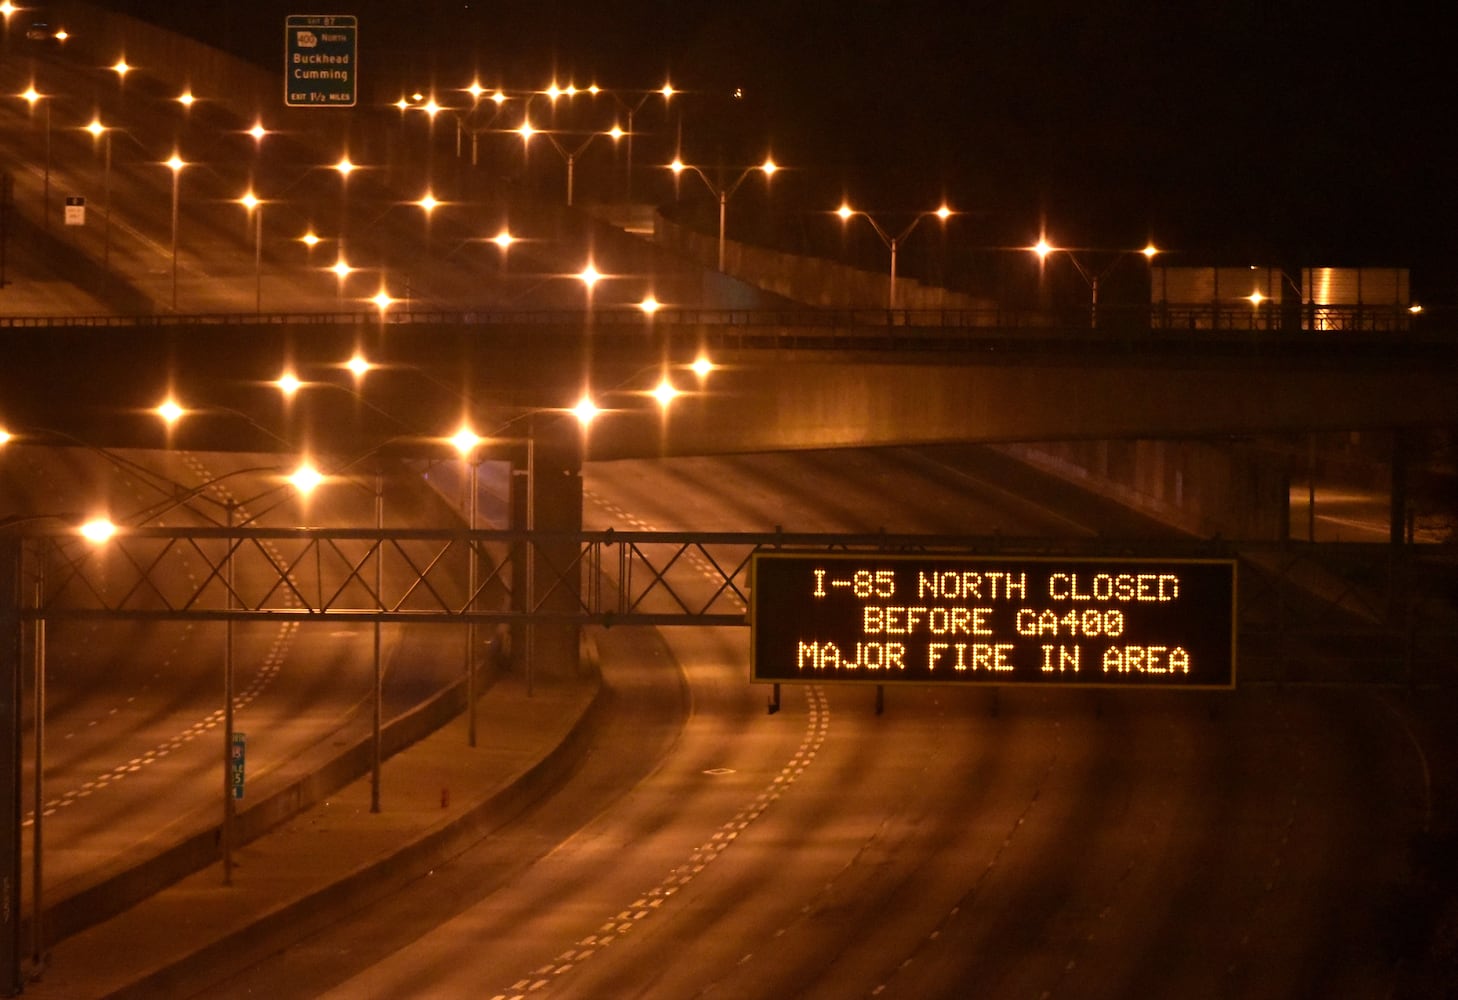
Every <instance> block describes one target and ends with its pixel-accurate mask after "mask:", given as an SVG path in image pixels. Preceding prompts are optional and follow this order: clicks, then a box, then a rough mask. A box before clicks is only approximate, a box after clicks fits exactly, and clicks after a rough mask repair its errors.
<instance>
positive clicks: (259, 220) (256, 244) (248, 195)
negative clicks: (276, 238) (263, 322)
mask: <svg viewBox="0 0 1458 1000" xmlns="http://www.w3.org/2000/svg"><path fill="white" fill-rule="evenodd" d="M238 204H240V205H242V206H243V207H244V208H245V209H247V210H248V214H249V215H251V216H253V311H254V313H258V314H261V313H262V312H263V204H264V202H263V199H262V198H259V197H258V196H257V195H256V194H254V193H253V191H252V189H251V188H250V189H249V190H248V191H247V192H245V193H244V195H243V196H242V197H241V198H239V199H238Z"/></svg>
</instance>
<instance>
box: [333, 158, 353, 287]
mask: <svg viewBox="0 0 1458 1000" xmlns="http://www.w3.org/2000/svg"><path fill="white" fill-rule="evenodd" d="M330 169H331V170H334V171H336V172H338V174H339V259H340V260H343V259H344V237H345V229H346V223H347V222H348V219H349V175H350V174H352V173H354V172H355V171H356V170H358V169H359V167H358V166H357V165H356V164H355V163H354V162H353V161H352V160H350V158H349V153H347V152H346V153H345V154H344V155H343V156H341V157H340V158H339V162H338V163H333V164H330Z"/></svg>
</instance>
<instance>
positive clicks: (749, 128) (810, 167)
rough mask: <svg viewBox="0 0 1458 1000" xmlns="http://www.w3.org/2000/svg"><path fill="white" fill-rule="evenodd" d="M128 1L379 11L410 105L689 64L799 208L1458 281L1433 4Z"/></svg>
mask: <svg viewBox="0 0 1458 1000" xmlns="http://www.w3.org/2000/svg"><path fill="white" fill-rule="evenodd" d="M109 6H111V7H114V8H117V9H125V10H128V11H130V12H132V13H137V14H140V15H143V16H147V17H149V18H151V19H154V20H158V21H160V22H161V23H165V24H169V25H171V26H174V27H177V28H178V29H179V30H184V31H186V32H188V33H192V34H196V35H199V36H205V37H211V39H212V40H214V41H218V42H220V43H222V44H225V45H227V46H228V47H231V48H233V49H234V50H235V51H239V52H240V53H241V54H247V55H251V56H253V57H254V58H256V59H259V60H260V61H267V60H278V59H279V58H280V54H281V50H282V41H281V39H282V24H283V18H284V15H286V14H289V13H356V14H357V15H358V16H359V18H360V33H361V34H360V37H361V48H362V53H361V56H362V71H361V72H362V76H365V77H371V76H373V79H366V80H365V81H364V83H363V86H365V87H366V88H368V87H369V86H370V85H371V84H372V83H373V84H376V85H378V86H379V88H380V91H381V92H382V94H388V95H389V96H388V98H387V99H393V97H394V96H395V94H396V93H397V92H398V88H399V86H400V85H401V83H400V82H399V81H397V80H396V79H395V77H396V76H397V75H398V76H409V77H411V78H414V79H426V78H429V77H430V76H431V75H432V74H433V75H434V76H435V77H436V78H437V79H439V80H442V81H448V82H449V83H450V85H454V86H459V85H460V81H462V80H463V79H464V78H465V77H466V76H467V75H468V74H469V71H470V69H471V67H478V68H479V69H480V70H481V72H482V74H483V81H484V80H491V81H495V80H498V79H499V80H500V81H501V82H503V83H505V84H506V85H508V86H515V87H533V86H542V85H544V84H545V82H546V81H547V80H548V79H549V78H550V77H551V76H552V74H553V72H554V71H555V72H557V73H558V74H559V77H560V78H561V79H562V80H563V81H564V82H565V80H566V79H568V78H575V79H576V81H577V82H578V83H579V84H585V83H586V82H588V81H589V80H591V79H596V80H597V81H598V82H600V83H602V84H603V85H604V86H614V85H616V86H622V87H649V86H657V85H658V84H659V83H661V82H662V79H663V78H664V76H665V74H669V73H671V75H672V79H673V81H674V83H675V85H677V86H680V87H683V88H688V89H692V90H695V91H697V92H698V94H697V95H696V97H695V100H694V101H692V102H685V103H684V105H683V106H682V111H681V113H682V115H683V119H682V128H683V133H684V143H685V145H686V146H690V147H696V148H697V150H698V153H697V154H696V155H698V156H699V157H700V158H701V159H711V158H718V159H720V160H723V161H724V162H729V163H738V164H748V163H751V162H756V161H757V160H758V158H759V157H760V156H762V155H763V151H764V149H765V148H766V146H767V145H768V146H772V148H773V150H774V153H775V156H776V159H778V160H779V161H781V162H784V163H789V164H795V165H797V166H799V167H801V168H802V169H801V171H800V177H799V178H798V179H797V182H796V184H797V190H796V193H795V195H794V196H793V197H792V198H791V200H792V201H793V203H794V204H796V205H798V206H801V207H802V208H803V207H808V206H811V205H819V203H820V202H825V205H824V206H823V207H827V208H829V207H834V205H835V204H836V203H838V201H839V198H840V196H841V192H847V193H849V194H850V195H851V196H852V197H854V198H855V199H856V201H857V203H859V204H866V205H870V206H874V207H875V208H876V209H877V210H884V211H886V212H888V213H892V214H893V215H894V213H896V212H913V211H915V210H918V209H921V208H925V207H930V206H932V205H934V204H935V203H937V202H938V201H939V200H940V199H941V198H942V197H943V195H945V196H946V197H948V198H949V199H950V200H951V202H952V203H953V204H954V205H955V206H956V207H958V208H961V209H965V210H967V211H968V213H969V216H968V218H969V223H968V224H969V225H972V226H974V227H975V228H976V229H977V230H978V231H979V233H980V236H979V237H977V238H985V239H986V240H987V241H988V243H989V244H996V243H999V242H1000V241H1001V242H1005V241H1008V240H1022V239H1024V238H1032V237H1035V236H1036V235H1037V231H1038V229H1039V226H1040V222H1041V224H1045V225H1046V226H1047V229H1048V231H1049V233H1050V234H1051V235H1054V236H1055V237H1057V238H1058V239H1060V240H1061V241H1062V242H1064V243H1066V244H1074V243H1077V244H1080V245H1085V246H1095V247H1122V246H1134V245H1138V246H1142V245H1143V243H1144V241H1145V239H1146V238H1149V237H1153V238H1154V239H1155V240H1156V241H1158V242H1159V243H1160V244H1161V245H1166V246H1170V247H1172V248H1178V249H1180V250H1181V251H1182V252H1183V253H1184V254H1186V255H1188V257H1189V258H1190V259H1191V260H1192V261H1193V262H1198V263H1233V262H1243V261H1248V260H1250V261H1253V260H1264V261H1271V262H1273V263H1278V262H1286V263H1290V264H1294V265H1295V266H1300V265H1301V264H1345V265H1353V264H1363V265H1410V266H1412V267H1414V269H1415V270H1416V271H1418V272H1419V273H1418V275H1417V276H1415V283H1416V284H1418V285H1419V286H1420V287H1425V288H1428V289H1432V290H1433V291H1434V293H1435V294H1437V295H1438V297H1440V298H1445V299H1449V300H1458V294H1455V293H1454V292H1453V289H1454V288H1455V287H1458V278H1455V274H1458V254H1455V253H1454V251H1453V250H1452V249H1451V247H1452V244H1453V235H1452V234H1453V233H1454V231H1455V226H1458V210H1455V208H1458V197H1455V194H1454V185H1455V177H1458V156H1455V153H1454V149H1453V147H1454V145H1455V143H1454V141H1453V139H1452V137H1451V130H1452V125H1451V120H1450V119H1451V114H1452V108H1453V107H1454V98H1455V96H1458V88H1455V85H1454V83H1453V73H1452V71H1451V68H1450V65H1451V55H1450V48H1451V45H1452V42H1451V41H1450V32H1449V31H1448V30H1447V25H1446V24H1445V23H1443V21H1442V19H1441V17H1440V15H1439V14H1437V13H1432V14H1428V13H1413V12H1394V9H1393V7H1389V6H1386V5H1384V6H1382V7H1378V6H1377V5H1372V6H1370V7H1368V8H1366V9H1365V10H1361V9H1359V10H1352V9H1350V8H1351V5H1335V4H1331V5H1315V4H1282V3H1250V2H1229V3H1216V2H1207V0H1194V2H1185V0H1182V2H1179V3H1164V4H1122V3H1108V2H1105V3H1091V2H1087V0H1083V2H1079V3H1065V2H1056V3H1041V4H1007V3H999V4H991V3H982V2H977V0H971V2H965V3H957V2H951V0H866V2H848V3H840V4H828V3H825V2H823V0H738V2H731V0H723V2H718V3H709V2H704V0H637V2H632V0H618V2H602V0H598V2H596V3H579V2H561V0H558V2H552V0H537V2H528V0H470V2H466V0H451V2H447V0H415V2H409V3H407V2H403V0H393V2H388V3H387V2H378V0H355V2H352V3H349V2H344V3H329V4H317V5H312V6H311V5H309V4H300V3H297V2H288V3H279V2H276V0H213V2H211V3H206V4H203V3H197V2H193V0H189V2H187V3H172V2H170V0H130V2H128V0H113V2H112V3H110V4H109ZM1394 6H1396V5H1394ZM1412 6H1414V7H1416V6H1417V5H1412ZM1425 6H1427V5H1425ZM1432 6H1434V7H1436V6H1439V5H1432ZM315 8H317V9H315ZM371 66H374V67H377V68H378V69H377V71H376V72H375V73H373V74H372V73H371V69H370V68H371ZM734 88H741V89H742V92H743V97H742V98H739V99H732V98H730V97H729V94H730V93H731V92H732V91H733V90H734ZM1024 234H1026V237H1025V235H1024Z"/></svg>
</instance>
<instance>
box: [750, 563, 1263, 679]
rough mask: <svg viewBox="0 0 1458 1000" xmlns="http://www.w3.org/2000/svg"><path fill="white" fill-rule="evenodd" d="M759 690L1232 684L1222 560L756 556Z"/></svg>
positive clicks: (754, 639) (754, 630) (754, 667)
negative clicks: (837, 685) (844, 684)
mask: <svg viewBox="0 0 1458 1000" xmlns="http://www.w3.org/2000/svg"><path fill="white" fill-rule="evenodd" d="M750 572H751V583H750V586H751V591H750V625H751V668H750V669H751V679H752V680H754V681H760V682H775V683H795V682H801V683H807V684H819V683H825V682H840V681H848V682H862V683H873V684H904V683H914V684H1053V685H1076V686H1106V687H1121V688H1123V687H1134V688H1157V689H1161V690H1167V689H1170V688H1178V689H1206V688H1232V687H1234V686H1235V563H1234V561H1232V560H1228V559H1123V558H1118V559H1114V558H1109V559H1104V558H1082V557H1077V558H1075V557H1069V558H1049V557H1027V556H1018V557H1003V556H935V555H926V556H897V555H879V554H874V553H867V554H847V553H804V552H794V553H784V552H761V553H757V554H756V555H755V556H754V558H753V562H752V565H751V568H750Z"/></svg>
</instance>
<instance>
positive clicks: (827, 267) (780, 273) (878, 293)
mask: <svg viewBox="0 0 1458 1000" xmlns="http://www.w3.org/2000/svg"><path fill="white" fill-rule="evenodd" d="M653 238H654V240H655V241H657V242H658V243H661V244H662V245H664V246H666V247H668V248H670V249H671V250H673V251H675V252H676V253H679V254H681V255H683V256H685V257H688V258H690V259H693V260H697V261H698V262H700V263H701V264H703V265H705V266H706V267H717V266H718V263H719V239H718V237H717V236H705V235H703V234H701V233H697V232H694V231H693V230H692V229H688V228H686V227H684V226H680V225H678V224H677V223H675V222H673V221H671V220H669V219H668V218H666V217H664V215H663V214H662V213H659V214H658V216H657V218H656V219H655V221H654V228H653ZM724 273H725V274H729V275H733V276H734V277H736V278H738V279H739V280H741V281H745V282H748V283H749V284H751V285H755V286H757V287H759V288H763V289H764V290H765V291H768V292H773V293H775V294H776V295H782V296H784V297H785V298H787V299H791V300H793V301H795V302H803V303H805V304H806V305H811V306H823V307H828V308H840V309H846V308H855V309H885V308H887V306H888V304H889V302H890V294H891V276H890V275H889V274H880V273H877V272H872V271H862V270H859V269H857V268H853V267H846V266H845V265H844V264H837V263H836V262H834V261H829V260H822V259H821V258H819V257H801V256H798V255H796V254H791V253H781V252H780V251H778V250H769V249H766V248H764V247H757V246H751V245H749V244H747V243H736V242H734V241H733V240H726V241H725V244H724ZM896 302H897V308H899V309H977V310H990V309H992V308H993V306H994V303H993V302H992V301H990V300H988V299H979V298H977V297H975V296H972V295H964V294H962V293H960V292H952V291H948V290H947V289H945V288H937V287H934V286H932V285H924V284H922V283H921V282H919V281H916V280H914V279H911V278H902V277H898V278H897V279H896Z"/></svg>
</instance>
